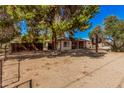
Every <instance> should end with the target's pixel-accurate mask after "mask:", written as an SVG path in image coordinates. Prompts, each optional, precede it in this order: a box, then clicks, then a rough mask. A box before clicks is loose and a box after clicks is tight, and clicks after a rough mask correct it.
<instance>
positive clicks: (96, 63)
mask: <svg viewBox="0 0 124 93" xmlns="http://www.w3.org/2000/svg"><path fill="white" fill-rule="evenodd" d="M91 55H93V54H91V53H89V54H88V53H87V51H85V53H83V52H81V51H80V50H79V51H78V53H77V52H76V53H75V52H71V53H70V54H67V55H60V56H54V57H46V56H45V57H41V58H25V59H24V60H20V80H19V82H17V83H18V84H19V83H22V82H25V81H26V80H29V79H32V87H34V88H68V87H70V88H73V87H74V88H77V87H78V88H86V87H88V88H92V87H96V88H99V87H100V88H101V87H104V88H110V87H112V88H115V87H124V53H114V52H109V53H106V54H104V55H101V56H91ZM10 63H11V64H12V63H18V61H17V59H12V60H8V61H6V62H5V63H4V65H7V64H10ZM8 68H10V69H13V70H6V69H5V70H4V75H3V77H4V78H6V77H7V78H9V77H11V76H12V75H15V76H17V69H18V66H17V65H12V66H9V67H8ZM14 73H15V74H14ZM13 77H14V76H13ZM5 80H6V79H5ZM14 80H15V79H14ZM15 81H16V80H15ZM15 85H16V83H14V84H11V85H9V86H7V87H14V86H15Z"/></svg>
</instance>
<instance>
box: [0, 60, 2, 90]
mask: <svg viewBox="0 0 124 93" xmlns="http://www.w3.org/2000/svg"><path fill="white" fill-rule="evenodd" d="M0 88H2V60H0Z"/></svg>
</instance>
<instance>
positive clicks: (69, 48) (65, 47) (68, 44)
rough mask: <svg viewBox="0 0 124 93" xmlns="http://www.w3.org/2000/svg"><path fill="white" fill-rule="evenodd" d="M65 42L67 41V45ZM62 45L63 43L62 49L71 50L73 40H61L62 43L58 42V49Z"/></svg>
mask: <svg viewBox="0 0 124 93" xmlns="http://www.w3.org/2000/svg"><path fill="white" fill-rule="evenodd" d="M65 42H66V43H67V46H65V45H64V43H65ZM60 45H61V50H71V49H72V42H71V41H61V44H60V42H58V44H57V49H58V50H60Z"/></svg>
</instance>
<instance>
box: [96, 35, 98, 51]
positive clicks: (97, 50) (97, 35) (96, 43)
mask: <svg viewBox="0 0 124 93" xmlns="http://www.w3.org/2000/svg"><path fill="white" fill-rule="evenodd" d="M96 53H98V35H97V34H96Z"/></svg>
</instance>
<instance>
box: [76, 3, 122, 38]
mask: <svg viewBox="0 0 124 93" xmlns="http://www.w3.org/2000/svg"><path fill="white" fill-rule="evenodd" d="M110 15H115V16H117V17H118V18H119V19H124V5H120V6H119V5H101V6H100V12H99V13H98V14H97V15H96V16H95V17H94V18H92V19H91V20H90V22H91V23H92V27H91V28H90V29H88V30H86V31H84V32H78V33H76V34H75V37H76V38H88V33H89V32H90V31H92V29H93V28H94V27H95V26H97V25H101V26H103V21H104V18H106V17H107V16H110Z"/></svg>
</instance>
